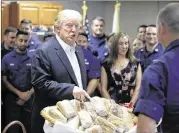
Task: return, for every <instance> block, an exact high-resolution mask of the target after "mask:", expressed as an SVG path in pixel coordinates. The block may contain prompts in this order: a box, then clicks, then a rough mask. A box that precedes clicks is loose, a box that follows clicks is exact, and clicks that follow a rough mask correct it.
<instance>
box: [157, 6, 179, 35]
mask: <svg viewBox="0 0 179 133" xmlns="http://www.w3.org/2000/svg"><path fill="white" fill-rule="evenodd" d="M160 24H162V25H165V26H167V28H168V31H169V32H170V34H174V35H176V34H177V35H178V34H179V3H169V4H168V5H166V6H165V7H164V8H162V9H160V11H159V13H158V16H157V25H160Z"/></svg>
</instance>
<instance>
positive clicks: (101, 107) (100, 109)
mask: <svg viewBox="0 0 179 133" xmlns="http://www.w3.org/2000/svg"><path fill="white" fill-rule="evenodd" d="M91 102H92V103H93V106H94V109H95V111H96V113H97V114H98V115H99V116H107V115H108V112H107V109H106V106H105V104H104V101H103V100H102V99H101V98H100V97H93V98H92V101H91Z"/></svg>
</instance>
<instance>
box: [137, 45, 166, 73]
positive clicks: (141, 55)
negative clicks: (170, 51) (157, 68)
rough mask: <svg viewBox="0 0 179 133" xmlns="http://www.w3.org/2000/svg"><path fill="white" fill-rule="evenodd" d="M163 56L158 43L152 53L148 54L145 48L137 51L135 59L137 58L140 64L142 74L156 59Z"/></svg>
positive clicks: (161, 48)
mask: <svg viewBox="0 0 179 133" xmlns="http://www.w3.org/2000/svg"><path fill="white" fill-rule="evenodd" d="M162 54H163V47H162V45H161V44H160V43H159V44H158V45H157V46H156V48H155V49H154V51H153V52H148V51H147V49H146V47H144V48H141V49H139V50H138V51H136V52H135V54H134V55H135V57H136V58H138V59H139V60H140V62H141V67H142V72H144V70H145V69H146V68H147V67H148V66H149V65H150V64H152V63H153V62H154V61H155V60H156V59H158V58H159V57H161V56H162Z"/></svg>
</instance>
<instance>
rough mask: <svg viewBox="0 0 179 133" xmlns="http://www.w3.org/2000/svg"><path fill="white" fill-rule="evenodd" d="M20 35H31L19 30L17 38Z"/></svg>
mask: <svg viewBox="0 0 179 133" xmlns="http://www.w3.org/2000/svg"><path fill="white" fill-rule="evenodd" d="M19 35H26V36H28V35H29V33H28V32H26V31H22V30H18V31H17V34H16V38H17V37H18V36H19Z"/></svg>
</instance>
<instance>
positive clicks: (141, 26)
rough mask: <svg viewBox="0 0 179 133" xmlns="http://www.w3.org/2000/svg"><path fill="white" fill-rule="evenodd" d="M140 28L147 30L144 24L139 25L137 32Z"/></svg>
mask: <svg viewBox="0 0 179 133" xmlns="http://www.w3.org/2000/svg"><path fill="white" fill-rule="evenodd" d="M140 28H147V25H145V24H142V25H139V27H138V28H137V31H139V29H140Z"/></svg>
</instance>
